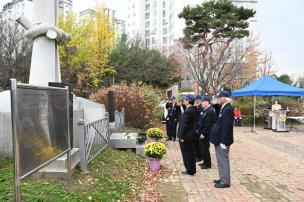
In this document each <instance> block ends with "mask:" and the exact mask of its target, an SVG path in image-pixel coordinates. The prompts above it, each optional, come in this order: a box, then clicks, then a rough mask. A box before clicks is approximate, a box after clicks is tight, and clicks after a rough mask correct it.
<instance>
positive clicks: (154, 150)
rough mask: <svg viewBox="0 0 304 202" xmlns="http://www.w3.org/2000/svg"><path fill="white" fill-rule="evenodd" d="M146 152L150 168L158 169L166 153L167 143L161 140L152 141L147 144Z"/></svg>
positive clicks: (153, 170) (152, 169)
mask: <svg viewBox="0 0 304 202" xmlns="http://www.w3.org/2000/svg"><path fill="white" fill-rule="evenodd" d="M145 154H146V156H147V157H148V160H149V165H150V170H151V171H152V172H155V171H158V170H159V168H160V160H161V159H162V158H163V156H164V155H165V154H166V145H165V144H163V143H161V142H150V143H148V144H147V145H146V146H145Z"/></svg>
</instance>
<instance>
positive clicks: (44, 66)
mask: <svg viewBox="0 0 304 202" xmlns="http://www.w3.org/2000/svg"><path fill="white" fill-rule="evenodd" d="M33 4H34V25H33V24H32V23H31V21H30V20H28V19H27V18H26V17H25V16H21V17H20V18H18V19H17V21H18V22H19V23H20V24H21V25H22V26H23V27H24V28H25V29H26V30H27V31H26V32H25V35H26V36H27V37H28V38H29V39H33V51H32V61H31V71H30V80H29V84H31V85H38V86H48V83H49V82H61V74H60V63H59V53H58V44H60V43H61V42H63V41H65V40H70V38H71V35H70V34H68V33H65V32H64V31H63V30H61V29H58V28H57V27H56V24H57V8H58V0H34V1H33Z"/></svg>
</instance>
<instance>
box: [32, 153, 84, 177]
mask: <svg viewBox="0 0 304 202" xmlns="http://www.w3.org/2000/svg"><path fill="white" fill-rule="evenodd" d="M79 162H80V151H79V148H73V149H72V150H71V168H72V169H74V168H75V167H76V165H77V164H78V163H79ZM38 172H40V173H41V172H42V173H67V155H66V154H65V155H63V156H62V157H60V158H58V159H57V160H55V161H54V162H52V163H50V164H49V165H48V166H46V167H44V168H42V169H41V170H39V171H38Z"/></svg>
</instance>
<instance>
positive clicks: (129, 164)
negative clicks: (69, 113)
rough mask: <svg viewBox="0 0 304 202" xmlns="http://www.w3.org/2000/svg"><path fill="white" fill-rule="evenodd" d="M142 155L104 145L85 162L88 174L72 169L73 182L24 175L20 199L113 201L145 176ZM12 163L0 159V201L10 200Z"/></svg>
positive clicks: (127, 195)
mask: <svg viewBox="0 0 304 202" xmlns="http://www.w3.org/2000/svg"><path fill="white" fill-rule="evenodd" d="M145 167H146V164H145V159H144V158H143V157H141V156H138V155H135V154H134V153H131V152H124V151H118V150H112V149H108V150H105V151H103V152H102V153H101V154H100V155H99V156H98V157H97V158H96V159H95V160H94V161H93V162H91V163H90V164H89V174H86V175H82V174H81V173H80V172H79V171H77V169H76V171H77V172H75V175H74V177H73V182H72V185H71V186H70V187H67V185H66V182H65V181H59V180H57V181H55V180H36V179H31V178H27V179H26V180H25V181H23V185H22V199H23V201H31V202H32V201H39V202H42V201H43V202H44V201H46V202H49V201H50V202H51V201H62V202H69V201H117V200H122V201H124V200H128V199H130V198H133V197H135V196H137V195H138V194H139V191H140V190H141V188H140V187H141V185H142V184H143V182H144V176H145V170H146V169H145ZM13 177H14V176H13V164H12V161H11V160H10V159H2V160H0V201H13V200H14V192H13Z"/></svg>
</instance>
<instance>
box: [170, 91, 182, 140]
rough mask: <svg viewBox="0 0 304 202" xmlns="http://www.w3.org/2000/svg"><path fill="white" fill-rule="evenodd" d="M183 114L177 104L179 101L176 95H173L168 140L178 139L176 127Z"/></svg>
mask: <svg viewBox="0 0 304 202" xmlns="http://www.w3.org/2000/svg"><path fill="white" fill-rule="evenodd" d="M180 114H181V109H180V106H179V105H178V104H177V101H176V99H175V97H174V96H172V97H171V106H170V107H169V108H168V118H169V124H168V127H169V130H168V134H167V135H168V138H167V141H169V140H173V141H175V139H176V127H177V122H178V120H179V117H180Z"/></svg>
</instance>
